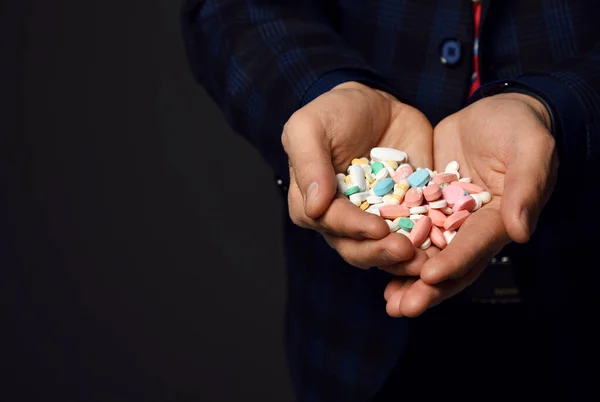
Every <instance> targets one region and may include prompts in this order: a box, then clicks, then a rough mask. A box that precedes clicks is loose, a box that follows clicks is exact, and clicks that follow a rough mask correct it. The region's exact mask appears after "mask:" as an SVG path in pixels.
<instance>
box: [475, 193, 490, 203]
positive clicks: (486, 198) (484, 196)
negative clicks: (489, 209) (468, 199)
mask: <svg viewBox="0 0 600 402" xmlns="http://www.w3.org/2000/svg"><path fill="white" fill-rule="evenodd" d="M477 195H479V197H481V202H483V203H484V204H487V203H488V202H490V201H491V200H492V194H491V193H490V192H489V191H484V192H482V193H478V194H477Z"/></svg>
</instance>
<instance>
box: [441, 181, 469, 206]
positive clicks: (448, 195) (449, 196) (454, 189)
mask: <svg viewBox="0 0 600 402" xmlns="http://www.w3.org/2000/svg"><path fill="white" fill-rule="evenodd" d="M442 195H443V196H444V199H445V200H446V202H447V203H448V206H450V207H452V206H454V203H455V202H456V201H457V200H458V199H459V198H460V197H464V195H465V190H463V189H462V188H460V187H459V186H457V185H454V184H450V185H449V186H446V187H444V188H443V189H442Z"/></svg>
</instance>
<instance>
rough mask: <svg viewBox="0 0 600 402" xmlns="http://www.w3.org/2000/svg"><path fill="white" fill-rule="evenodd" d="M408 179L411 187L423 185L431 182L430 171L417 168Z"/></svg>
mask: <svg viewBox="0 0 600 402" xmlns="http://www.w3.org/2000/svg"><path fill="white" fill-rule="evenodd" d="M406 180H408V182H409V183H410V186H411V187H423V186H425V185H426V184H427V183H428V182H429V172H428V171H427V169H417V171H416V172H414V173H413V174H411V175H410V176H408V177H407V179H406Z"/></svg>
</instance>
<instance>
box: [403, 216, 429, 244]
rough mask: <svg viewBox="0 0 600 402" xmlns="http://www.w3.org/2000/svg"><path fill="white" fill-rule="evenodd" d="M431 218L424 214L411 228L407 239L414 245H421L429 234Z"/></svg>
mask: <svg viewBox="0 0 600 402" xmlns="http://www.w3.org/2000/svg"><path fill="white" fill-rule="evenodd" d="M431 226H432V223H431V218H430V217H428V216H424V217H422V218H420V219H419V220H418V221H417V223H415V226H414V227H413V228H412V230H411V231H410V233H409V235H408V239H409V240H410V241H411V242H412V244H413V245H414V246H415V247H421V245H422V244H423V242H424V241H425V239H427V237H428V236H429V232H430V231H431Z"/></svg>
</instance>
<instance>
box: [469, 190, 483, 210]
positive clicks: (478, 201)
mask: <svg viewBox="0 0 600 402" xmlns="http://www.w3.org/2000/svg"><path fill="white" fill-rule="evenodd" d="M471 197H472V198H473V199H474V200H475V206H474V207H473V209H472V210H471V211H469V212H475V211H477V210H478V209H479V208H481V206H482V205H483V201H481V197H480V196H478V195H477V194H471Z"/></svg>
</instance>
